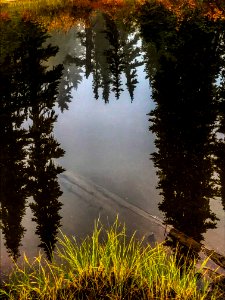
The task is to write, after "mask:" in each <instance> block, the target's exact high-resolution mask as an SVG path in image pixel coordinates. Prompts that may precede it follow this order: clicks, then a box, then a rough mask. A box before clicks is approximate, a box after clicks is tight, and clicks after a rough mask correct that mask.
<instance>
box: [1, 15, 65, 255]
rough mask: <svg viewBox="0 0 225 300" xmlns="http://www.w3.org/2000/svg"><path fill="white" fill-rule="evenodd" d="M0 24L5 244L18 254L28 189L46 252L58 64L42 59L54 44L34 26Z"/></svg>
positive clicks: (53, 185) (55, 216) (54, 197)
mask: <svg viewBox="0 0 225 300" xmlns="http://www.w3.org/2000/svg"><path fill="white" fill-rule="evenodd" d="M1 27H2V28H1V29H2V30H1V32H4V37H5V39H4V38H3V40H2V41H3V44H1V50H3V51H1V57H0V62H1V72H0V77H1V78H0V93H1V100H0V101H1V102H0V111H1V126H0V139H1V144H0V164H1V169H0V184H1V190H0V196H1V197H0V201H1V219H2V227H3V234H4V239H5V245H6V247H7V249H8V251H9V253H10V255H12V256H13V257H14V258H17V257H18V256H19V246H20V244H21V239H22V237H23V235H24V232H25V228H24V227H23V226H22V219H23V216H24V214H25V206H26V204H27V197H28V196H30V195H33V198H34V203H33V204H32V205H31V207H32V210H33V212H34V216H35V217H34V220H35V221H36V222H37V223H38V226H37V231H36V232H37V234H38V235H39V236H40V239H41V242H42V243H41V246H42V247H43V248H44V249H45V250H46V252H47V255H48V256H50V254H49V249H50V248H51V247H53V246H54V243H55V236H56V233H57V228H58V227H59V225H60V222H59V220H60V216H59V209H60V207H61V203H60V202H59V201H58V197H59V196H60V195H61V191H60V189H59V184H58V182H57V175H58V174H59V173H60V172H62V168H61V167H56V166H55V165H54V163H53V159H54V158H57V157H60V156H62V155H63V150H61V149H60V148H59V145H58V143H57V142H56V141H55V139H54V137H53V135H52V130H53V123H54V122H55V121H56V116H55V113H54V111H53V106H54V104H55V101H56V95H57V93H56V91H57V86H58V82H59V78H60V76H61V73H62V66H58V67H56V68H54V69H52V70H47V69H46V67H45V66H44V65H43V62H44V61H46V60H47V59H48V58H49V57H50V56H53V55H55V54H56V52H57V51H58V50H57V48H56V47H52V46H50V45H49V46H47V47H45V48H44V47H42V44H43V42H45V41H46V39H47V37H48V36H47V34H46V33H45V32H44V31H43V30H42V29H41V28H40V27H39V26H37V25H35V24H32V23H31V22H29V21H19V20H17V21H16V22H15V23H14V21H7V22H2V23H1ZM10 40H12V45H11V47H8V48H7V52H6V51H4V49H5V46H6V45H5V44H4V41H8V42H9V45H8V46H10ZM29 118H30V119H31V120H32V121H33V123H32V125H30V128H29V130H28V129H26V128H27V126H26V125H24V124H23V122H24V121H26V120H29ZM29 122H30V121H29Z"/></svg>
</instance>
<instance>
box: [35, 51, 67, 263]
mask: <svg viewBox="0 0 225 300" xmlns="http://www.w3.org/2000/svg"><path fill="white" fill-rule="evenodd" d="M30 50H32V51H30V52H29V58H30V59H29V67H30V71H32V72H33V70H36V72H35V74H36V76H35V79H34V80H31V90H32V97H33V98H32V99H31V101H32V103H31V108H30V110H29V113H30V119H31V120H32V125H31V126H30V128H29V129H30V133H29V136H30V142H31V143H32V146H31V148H30V155H29V171H30V175H31V180H30V188H31V190H32V195H33V199H34V202H33V203H32V204H31V205H30V207H31V209H32V211H33V214H34V218H33V220H34V221H35V222H37V229H36V233H37V234H38V235H39V236H40V239H41V244H40V246H41V247H43V248H44V250H45V251H46V253H47V256H48V257H49V258H50V257H51V251H52V249H53V248H54V245H55V243H56V234H57V229H58V227H59V226H60V219H61V217H60V216H59V210H60V208H61V205H62V204H61V203H60V202H59V200H58V198H59V196H60V195H61V194H62V192H61V191H60V187H59V184H58V181H57V175H58V174H59V173H61V172H62V171H63V169H62V168H61V167H59V166H56V165H55V163H54V161H53V159H55V158H59V157H61V156H62V155H63V154H64V151H63V150H62V149H61V148H60V147H59V144H58V142H57V141H56V140H55V139H54V136H53V134H52V131H53V125H54V122H55V121H56V119H57V116H56V115H55V112H54V110H53V106H54V105H55V101H56V99H57V93H56V91H57V86H58V83H59V79H60V76H61V74H62V67H61V65H58V66H57V67H55V68H53V69H52V70H49V71H47V70H46V68H45V67H44V66H43V65H42V64H41V62H42V61H43V60H47V59H48V58H49V57H50V56H54V55H55V54H56V53H57V51H58V49H57V48H56V47H52V46H48V47H47V48H38V47H35V48H34V49H33V47H32V48H31V49H30Z"/></svg>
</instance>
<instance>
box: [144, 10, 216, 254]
mask: <svg viewBox="0 0 225 300" xmlns="http://www.w3.org/2000/svg"><path fill="white" fill-rule="evenodd" d="M160 16H161V17H162V16H163V19H162V18H161V17H160ZM147 20H149V22H148V21H147ZM179 26H180V27H179V29H178V28H177V23H176V20H175V19H174V15H172V13H170V12H168V11H166V10H165V9H163V7H159V9H158V12H157V10H152V7H149V8H146V9H145V11H144V12H143V19H141V32H142V35H143V38H144V40H145V43H146V44H145V50H147V49H149V50H150V51H151V53H152V52H153V53H155V55H154V56H150V53H146V56H145V57H146V58H147V61H146V68H149V70H148V74H149V77H150V79H151V85H152V90H153V99H154V101H155V103H156V108H155V109H154V110H153V111H152V112H151V113H150V116H151V118H150V121H151V126H150V129H151V131H152V132H153V133H155V135H156V140H155V144H156V147H157V152H155V153H153V154H152V159H153V161H154V164H155V167H156V168H157V170H158V171H157V174H158V177H159V183H158V189H160V194H161V195H162V197H163V198H162V202H161V203H160V204H159V208H160V210H162V211H163V212H164V213H165V219H164V220H165V223H166V224H171V225H173V226H174V227H175V228H177V229H178V230H180V231H182V232H184V233H185V234H187V235H188V236H190V237H192V238H194V239H195V240H196V241H198V242H201V241H202V240H204V238H203V234H204V233H205V232H206V231H207V229H209V228H215V226H216V223H215V221H216V216H215V215H214V214H213V213H212V212H211V209H210V205H209V201H210V199H211V198H213V197H215V196H216V195H217V193H216V182H215V180H214V178H213V175H214V163H215V162H214V160H213V153H214V146H215V134H214V128H215V121H216V116H217V114H216V113H217V110H216V105H215V78H216V76H217V75H218V72H219V67H220V51H218V47H219V43H218V41H219V35H220V30H219V28H220V26H218V25H217V24H216V23H214V22H210V21H207V20H206V19H204V18H201V17H199V16H197V15H196V16H195V17H194V18H190V19H189V20H187V21H186V20H183V22H182V23H181V24H180V25H179ZM152 59H156V60H157V61H152ZM172 244H173V245H174V243H173V242H172ZM183 251H184V252H187V249H186V250H184V249H183Z"/></svg>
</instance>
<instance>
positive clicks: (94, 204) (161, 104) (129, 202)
mask: <svg viewBox="0 0 225 300" xmlns="http://www.w3.org/2000/svg"><path fill="white" fill-rule="evenodd" d="M160 17H161V19H160ZM146 18H147V19H146ZM146 20H147V21H146ZM159 20H162V22H161V21H159ZM138 21H139V24H140V25H139V27H135V28H132V27H128V26H126V25H124V24H123V22H122V20H115V19H114V18H111V17H110V16H109V15H107V14H106V13H103V14H101V13H98V14H96V15H95V16H94V17H92V19H91V22H90V24H89V26H86V27H85V26H83V25H77V26H74V27H72V28H71V29H70V30H69V31H68V32H66V33H65V32H64V31H52V32H50V33H49V35H48V36H47V35H46V33H45V31H44V30H43V29H42V28H41V27H40V26H39V25H37V24H34V23H32V22H31V21H27V20H26V21H24V20H20V21H18V20H17V21H16V22H15V21H13V20H11V21H10V20H7V21H4V20H3V21H1V27H2V30H3V31H2V32H4V34H3V35H2V38H1V59H0V63H1V78H0V79H1V86H0V91H1V129H0V136H1V141H2V143H1V146H0V155H1V156H0V163H1V173H0V175H1V178H0V182H1V224H2V229H1V264H2V267H3V269H6V268H7V266H8V265H9V256H12V257H14V258H18V257H19V256H20V254H21V253H23V251H26V252H27V253H28V255H29V256H34V255H36V254H37V252H38V250H39V249H40V248H41V249H42V250H44V251H45V253H46V254H47V256H48V257H49V258H50V256H51V249H52V248H54V246H55V244H56V238H57V234H58V233H59V229H60V228H61V229H62V231H63V232H64V233H66V234H68V235H71V234H75V235H77V236H79V237H83V236H85V235H86V234H88V233H90V232H91V230H92V228H93V224H94V220H95V219H96V218H98V217H99V216H101V218H102V220H103V221H104V222H105V223H112V222H113V220H114V219H115V217H116V215H117V214H119V217H120V219H121V221H124V222H126V224H127V227H128V232H132V231H133V230H137V233H138V235H139V236H142V235H143V234H145V235H146V236H147V237H149V242H151V243H152V242H153V241H157V240H158V241H161V240H163V239H164V238H165V237H164V232H163V227H162V226H161V225H160V223H159V222H158V221H157V219H155V220H154V218H151V217H149V218H148V216H150V215H152V216H156V217H157V218H160V219H161V220H163V221H164V223H165V224H169V225H173V226H174V227H175V228H177V229H178V230H180V231H182V232H184V233H186V234H187V235H189V236H191V237H193V238H194V239H195V240H196V241H198V242H200V243H205V244H206V245H207V246H209V247H212V248H213V249H216V250H217V251H219V252H220V253H222V254H225V252H224V249H225V248H224V246H225V223H224V222H225V212H224V207H225V204H224V203H225V201H224V199H225V198H224V184H225V181H224V170H225V169H224V166H225V164H224V151H225V148H224V107H225V106H224V103H225V102H224V101H225V100H224V56H223V53H224V45H223V35H224V33H223V22H214V21H213V22H212V21H211V22H210V21H207V20H206V19H205V18H200V17H196V18H192V19H189V20H187V21H185V20H184V21H183V23H182V24H181V25H180V27H179V28H178V27H177V25H176V24H175V21H174V17H173V16H172V14H171V12H170V13H169V12H167V11H166V10H162V9H160V10H157V9H155V10H154V11H153V10H152V9H150V10H149V9H148V7H145V8H143V11H141V13H140V16H139V20H138ZM129 28H130V29H129ZM6 49H7V50H6ZM218 78H219V80H218ZM124 201H125V202H124ZM148 213H149V215H148ZM173 243H175V241H172V242H170V244H171V245H173Z"/></svg>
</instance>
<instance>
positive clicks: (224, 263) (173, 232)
mask: <svg viewBox="0 0 225 300" xmlns="http://www.w3.org/2000/svg"><path fill="white" fill-rule="evenodd" d="M168 236H171V237H173V238H175V239H176V240H177V241H178V242H179V243H180V244H181V245H184V246H186V247H188V248H190V249H192V250H194V251H195V252H202V253H204V254H205V255H207V256H209V257H210V259H211V260H212V261H214V262H215V263H216V264H217V265H218V266H220V267H221V268H223V269H224V270H225V257H224V256H223V255H222V254H219V253H217V252H215V251H214V250H210V249H208V248H207V247H205V246H204V245H202V244H201V243H199V242H197V241H195V240H194V239H193V238H191V237H189V236H187V235H186V234H184V233H182V232H180V231H179V230H177V229H175V228H171V229H170V231H169V232H168Z"/></svg>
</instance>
